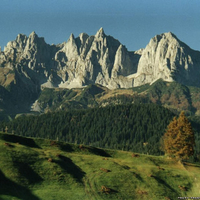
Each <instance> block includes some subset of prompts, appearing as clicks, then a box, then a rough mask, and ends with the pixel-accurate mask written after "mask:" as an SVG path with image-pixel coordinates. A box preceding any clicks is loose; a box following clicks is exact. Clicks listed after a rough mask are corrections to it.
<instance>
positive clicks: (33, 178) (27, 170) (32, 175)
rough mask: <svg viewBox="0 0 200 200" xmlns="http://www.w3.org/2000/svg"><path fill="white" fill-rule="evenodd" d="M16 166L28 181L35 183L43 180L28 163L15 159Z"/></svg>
mask: <svg viewBox="0 0 200 200" xmlns="http://www.w3.org/2000/svg"><path fill="white" fill-rule="evenodd" d="M14 166H15V167H16V168H17V169H18V172H19V173H20V175H21V176H22V177H24V178H25V179H26V180H27V181H28V184H35V183H39V182H41V181H43V179H42V178H41V177H40V176H39V175H38V174H37V173H36V172H35V171H34V170H33V169H32V168H31V167H30V166H29V165H28V164H27V163H23V162H17V161H15V162H14Z"/></svg>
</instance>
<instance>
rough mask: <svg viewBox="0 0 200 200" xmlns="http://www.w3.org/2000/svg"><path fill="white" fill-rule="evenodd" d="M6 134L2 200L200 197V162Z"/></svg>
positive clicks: (1, 150)
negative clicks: (185, 161) (186, 161)
mask: <svg viewBox="0 0 200 200" xmlns="http://www.w3.org/2000/svg"><path fill="white" fill-rule="evenodd" d="M132 154H133V153H132V152H125V151H115V150H108V149H98V148H94V147H90V146H85V145H75V144H68V143H62V142H57V141H51V140H44V139H33V138H25V137H20V136H16V135H10V134H3V133H0V200H7V199H12V200H19V199H20V200H21V199H22V200H31V199H33V200H39V199H42V200H43V199H47V200H54V199H55V200H65V199H66V200H68V199H69V200H78V199H81V200H90V199H91V200H95V199H96V200H99V199H105V200H106V199H113V200H117V199H121V200H126V199H127V200H129V199H130V200H134V199H135V200H136V199H137V200H138V199H144V200H146V199H148V200H160V199H161V200H162V199H164V200H165V199H166V200H169V199H172V200H174V199H178V197H198V196H199V197H200V189H199V188H200V164H193V163H183V164H182V163H179V162H177V161H175V160H171V159H167V158H166V157H164V156H149V155H143V154H136V156H134V157H133V156H132Z"/></svg>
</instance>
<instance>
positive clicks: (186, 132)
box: [163, 112, 195, 159]
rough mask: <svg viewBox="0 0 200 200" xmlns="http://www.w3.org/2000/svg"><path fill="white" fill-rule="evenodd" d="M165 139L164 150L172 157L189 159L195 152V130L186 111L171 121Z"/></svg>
mask: <svg viewBox="0 0 200 200" xmlns="http://www.w3.org/2000/svg"><path fill="white" fill-rule="evenodd" d="M163 140H164V151H165V153H166V154H167V155H169V156H170V157H176V158H178V159H188V158H189V157H190V156H192V155H193V154H194V145H195V139H194V131H193V130H192V126H191V124H190V122H189V121H188V119H187V118H186V116H185V114H184V112H181V113H180V115H179V118H178V119H177V118H176V117H174V119H173V120H172V121H171V122H170V124H169V125H168V127H167V130H166V133H165V134H164V136H163Z"/></svg>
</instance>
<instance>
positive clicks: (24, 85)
mask: <svg viewBox="0 0 200 200" xmlns="http://www.w3.org/2000/svg"><path fill="white" fill-rule="evenodd" d="M199 77H200V52H199V51H195V50H192V49H191V48H190V47H189V46H187V45H186V44H184V43H183V42H181V41H180V40H179V39H178V38H177V37H176V36H175V35H174V34H173V33H171V32H169V33H163V34H160V35H156V36H155V37H154V38H152V39H151V40H150V42H149V44H148V45H147V46H146V47H145V48H144V49H139V50H137V51H128V50H127V48H126V47H125V46H124V45H122V44H121V43H120V42H119V41H118V40H117V39H115V38H113V37H112V36H108V35H106V34H105V32H104V30H103V28H100V29H99V30H98V31H97V33H96V35H94V36H89V35H87V34H86V33H81V34H80V35H79V36H78V37H77V38H75V37H74V35H73V34H71V35H70V37H69V39H68V41H67V42H63V43H61V44H57V45H54V44H52V45H49V44H47V43H46V42H45V40H44V38H42V37H39V36H38V35H37V34H36V33H35V32H32V33H31V34H30V35H29V36H28V37H27V36H26V35H24V34H19V35H18V36H17V38H16V39H15V40H14V41H10V42H8V44H7V46H6V47H5V48H4V50H3V51H1V52H0V109H1V112H2V113H3V112H8V113H20V112H28V111H30V109H31V105H32V108H35V105H36V104H37V100H38V98H39V96H40V95H41V92H42V91H43V90H44V89H45V88H53V89H61V90H62V89H71V88H83V89H84V87H86V86H87V85H90V84H99V85H102V86H104V87H106V88H108V89H109V90H113V89H118V88H132V87H139V86H142V85H145V84H152V83H154V82H155V81H157V80H159V79H162V80H163V81H166V82H177V83H180V84H183V85H187V86H195V87H200V79H199ZM36 106H37V105H36ZM33 110H34V109H33Z"/></svg>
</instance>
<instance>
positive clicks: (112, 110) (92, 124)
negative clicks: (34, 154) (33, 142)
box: [1, 104, 174, 155]
mask: <svg viewBox="0 0 200 200" xmlns="http://www.w3.org/2000/svg"><path fill="white" fill-rule="evenodd" d="M173 116H174V114H173V113H172V112H171V111H169V110H167V109H166V108H163V107H161V106H158V105H156V104H130V105H117V106H108V107H105V108H94V109H87V110H72V111H68V112H66V111H63V112H49V113H47V114H42V115H39V116H21V117H18V118H17V119H15V120H13V121H12V122H7V123H5V122H2V123H1V128H3V129H5V127H6V126H7V127H8V131H10V132H14V133H15V134H19V135H23V136H31V137H39V138H50V139H57V140H60V141H67V142H70V143H78V144H87V145H92V146H96V147H106V148H114V149H121V150H131V151H135V152H141V153H149V154H155V155H159V154H160V153H161V151H160V139H161V136H162V135H163V134H164V131H165V129H166V127H167V125H168V124H169V122H170V121H171V120H172V118H173Z"/></svg>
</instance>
